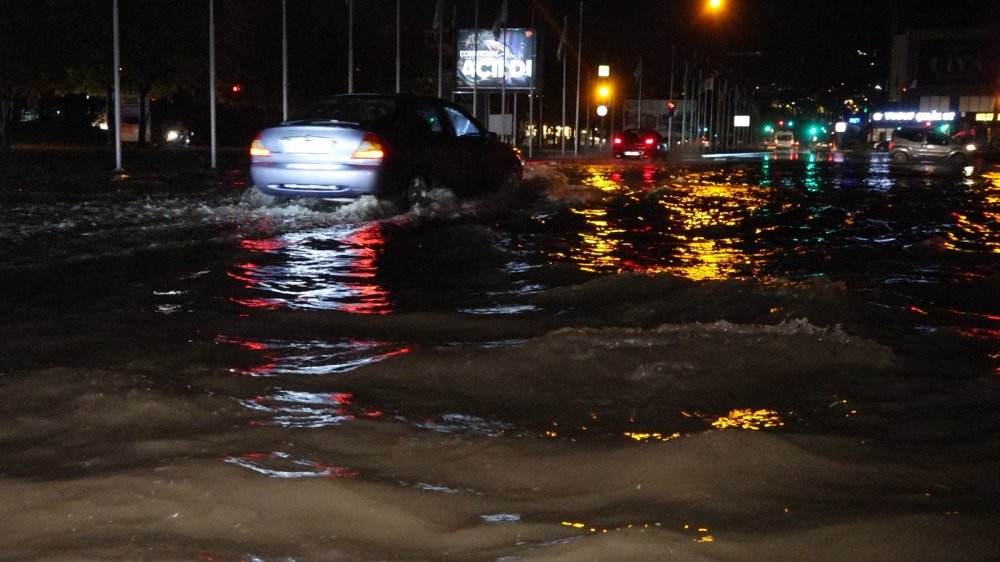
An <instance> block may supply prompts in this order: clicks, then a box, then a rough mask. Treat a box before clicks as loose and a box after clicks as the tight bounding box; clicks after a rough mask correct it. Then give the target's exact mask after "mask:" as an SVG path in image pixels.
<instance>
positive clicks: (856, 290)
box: [0, 152, 1000, 562]
mask: <svg viewBox="0 0 1000 562" xmlns="http://www.w3.org/2000/svg"><path fill="white" fill-rule="evenodd" d="M5 158H10V157H9V156H5ZM21 158H22V159H23V160H22V161H21V164H19V165H15V166H10V165H6V166H7V167H4V168H3V170H4V172H5V174H6V177H4V178H0V560H5V561H27V560H55V561H91V560H95V561H96V560H155V561H160V560H164V561H174V560H177V561H209V560H213V561H216V560H221V561H242V560H246V561H266V562H279V561H280V562H286V561H296V562H310V561H367V560H400V561H421V560H456V561H503V562H511V561H517V560H526V561H527V560H546V561H581V560H601V561H603V560H627V561H645V560H650V561H653V560H657V561H660V560H671V561H672V560H677V561H734V562H735V561H746V560H796V561H799V560H810V561H842V560H846V561H861V560H878V561H900V562H903V561H906V562H911V561H921V560H928V561H945V560H948V561H984V562H985V561H995V560H998V559H1000V533H998V531H1000V478H998V475H1000V171H998V169H997V168H991V167H988V166H987V167H985V168H984V169H977V170H972V171H956V170H941V169H936V168H934V167H932V166H924V167H917V168H907V169H897V168H894V167H892V166H890V164H889V161H888V159H887V158H886V157H885V155H880V154H849V153H848V154H843V153H839V152H837V153H834V154H831V155H830V156H826V155H824V156H823V157H822V158H817V157H816V156H814V155H806V154H803V155H801V157H798V158H795V159H775V158H773V157H771V156H763V155H756V156H746V157H741V158H736V157H734V158H719V159H711V160H709V159H699V160H689V161H677V162H670V161H665V162H658V163H655V164H641V163H615V162H607V161H600V160H587V161H582V160H581V161H575V160H569V161H559V162H535V163H531V164H530V165H529V166H528V167H527V171H526V177H525V181H524V183H523V185H522V186H521V188H520V189H519V190H518V191H517V192H516V193H503V194H498V195H496V196H494V197H489V198H486V199H481V200H476V201H459V200H456V199H455V198H454V197H453V196H452V195H451V194H450V193H448V192H447V191H446V190H439V191H436V192H435V193H434V202H433V204H431V205H429V206H425V207H419V208H416V209H412V210H410V211H407V212H404V213H400V212H399V210H398V209H393V208H391V207H388V206H386V205H383V204H380V203H379V202H378V201H375V200H368V199H366V200H361V201H358V202H357V203H354V204H351V205H348V206H342V207H338V206H334V205H331V204H328V203H323V202H312V201H304V202H292V203H284V204H278V205H276V206H261V205H260V204H258V202H257V201H256V200H255V199H254V198H253V197H250V196H248V191H247V189H248V186H247V185H246V183H245V172H246V170H245V169H240V168H239V167H234V168H233V169H231V170H221V171H218V172H215V173H212V174H171V173H168V172H167V171H164V170H152V171H150V170H144V171H142V172H141V173H133V174H128V175H125V176H124V177H114V178H112V177H111V175H110V173H107V172H106V171H105V172H103V173H102V174H100V175H95V174H81V173H80V172H79V171H78V170H77V168H75V167H74V165H73V164H72V162H70V163H69V164H67V163H66V159H67V158H69V157H68V156H66V155H61V154H44V153H43V154H38V155H34V156H30V155H29V156H22V157H21ZM32 158H34V160H32Z"/></svg>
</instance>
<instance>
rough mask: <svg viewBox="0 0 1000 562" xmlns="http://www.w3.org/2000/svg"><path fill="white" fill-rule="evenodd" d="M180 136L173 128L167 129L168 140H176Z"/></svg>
mask: <svg viewBox="0 0 1000 562" xmlns="http://www.w3.org/2000/svg"><path fill="white" fill-rule="evenodd" d="M179 136H180V135H179V134H177V131H175V130H173V129H171V130H169V131H167V142H174V141H175V140H177V137H179Z"/></svg>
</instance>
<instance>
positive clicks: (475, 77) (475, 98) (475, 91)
mask: <svg viewBox="0 0 1000 562" xmlns="http://www.w3.org/2000/svg"><path fill="white" fill-rule="evenodd" d="M474 17H475V23H474V24H473V26H472V27H473V29H474V31H473V33H474V34H475V40H473V42H472V48H473V49H475V52H474V53H473V54H472V60H473V67H474V70H473V72H472V116H473V117H475V118H476V119H479V0H476V11H475V16H474Z"/></svg>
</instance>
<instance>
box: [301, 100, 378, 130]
mask: <svg viewBox="0 0 1000 562" xmlns="http://www.w3.org/2000/svg"><path fill="white" fill-rule="evenodd" d="M395 111H396V100H394V99H392V98H386V97H373V96H343V97H336V98H330V99H327V100H324V101H321V102H319V103H317V104H315V105H313V106H312V107H310V108H308V109H306V110H305V111H303V112H302V113H301V114H300V115H298V116H296V117H295V118H294V119H292V121H294V122H304V121H305V122H310V121H312V122H315V121H323V122H329V121H336V122H341V123H357V124H370V123H374V122H377V121H379V120H381V119H384V118H386V117H388V116H390V115H392V114H393V113H394V112H395Z"/></svg>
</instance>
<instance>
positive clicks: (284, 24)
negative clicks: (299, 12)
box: [281, 0, 288, 121]
mask: <svg viewBox="0 0 1000 562" xmlns="http://www.w3.org/2000/svg"><path fill="white" fill-rule="evenodd" d="M286 4H287V2H286V0H281V120H282V121H288V12H287V11H286V8H287V6H286Z"/></svg>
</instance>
